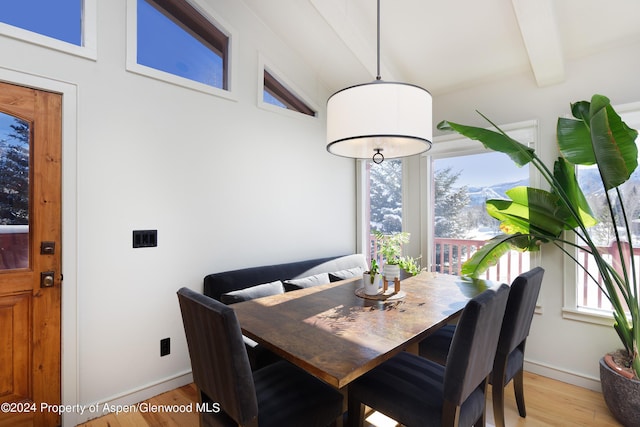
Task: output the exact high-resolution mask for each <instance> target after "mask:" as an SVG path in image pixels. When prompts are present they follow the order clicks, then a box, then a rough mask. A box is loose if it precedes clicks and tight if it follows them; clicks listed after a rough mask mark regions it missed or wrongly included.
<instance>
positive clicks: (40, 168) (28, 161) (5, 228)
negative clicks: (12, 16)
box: [0, 82, 62, 427]
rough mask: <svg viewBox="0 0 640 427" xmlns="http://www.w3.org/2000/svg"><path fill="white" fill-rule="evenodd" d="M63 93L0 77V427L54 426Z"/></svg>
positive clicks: (57, 393)
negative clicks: (26, 85) (33, 87)
mask: <svg viewBox="0 0 640 427" xmlns="http://www.w3.org/2000/svg"><path fill="white" fill-rule="evenodd" d="M61 104H62V96H61V95H59V94H54V93H49V92H43V91H39V90H34V89H29V88H25V87H20V86H14V85H10V84H6V83H1V82H0V426H1V427H4V426H46V427H49V426H58V425H60V415H59V409H58V407H57V406H54V405H59V404H60V296H61V291H60V286H61V282H62V274H61V271H60V268H61V256H60V255H61V249H62V248H61V247H60V245H61V243H60V239H61V160H62V159H61V152H62V132H61V126H62V116H61Z"/></svg>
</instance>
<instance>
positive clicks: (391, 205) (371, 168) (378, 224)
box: [360, 160, 403, 259]
mask: <svg viewBox="0 0 640 427" xmlns="http://www.w3.org/2000/svg"><path fill="white" fill-rule="evenodd" d="M360 166H361V168H362V172H363V173H362V176H363V179H362V182H363V188H362V194H363V202H362V205H363V214H364V218H363V234H364V241H365V242H366V243H365V249H366V253H365V256H366V257H367V259H371V258H372V257H375V256H376V253H375V251H376V248H375V239H374V238H373V236H372V234H373V232H374V231H380V232H382V233H385V234H391V233H397V232H400V231H403V228H402V222H403V221H402V173H403V170H402V169H403V164H402V160H385V161H384V162H382V163H380V164H375V163H373V162H372V161H371V160H362V161H361V163H360Z"/></svg>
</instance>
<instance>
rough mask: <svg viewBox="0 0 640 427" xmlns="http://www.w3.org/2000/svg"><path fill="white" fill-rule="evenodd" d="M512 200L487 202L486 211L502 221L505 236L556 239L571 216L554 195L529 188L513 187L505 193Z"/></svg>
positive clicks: (501, 225) (501, 227) (501, 226)
mask: <svg viewBox="0 0 640 427" xmlns="http://www.w3.org/2000/svg"><path fill="white" fill-rule="evenodd" d="M506 194H507V196H508V197H509V198H511V200H494V199H492V200H487V202H486V203H487V212H488V213H489V215H491V216H492V217H494V218H496V219H498V220H500V221H501V224H500V229H501V230H502V231H503V232H505V233H507V234H515V233H523V234H535V235H538V236H541V237H542V236H544V237H545V238H548V239H554V238H558V237H559V236H560V234H562V232H563V231H564V230H565V229H571V228H572V227H570V228H569V227H567V225H566V224H567V218H568V217H570V213H569V212H568V211H567V210H566V209H564V208H563V207H562V205H561V204H559V198H558V196H557V195H555V194H552V193H550V192H548V191H545V190H540V189H537V188H531V187H514V188H512V189H510V190H508V191H507V192H506Z"/></svg>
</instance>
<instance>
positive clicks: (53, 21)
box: [0, 0, 84, 46]
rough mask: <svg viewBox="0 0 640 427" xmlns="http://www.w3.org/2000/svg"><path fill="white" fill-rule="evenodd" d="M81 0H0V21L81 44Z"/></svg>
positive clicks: (67, 41)
mask: <svg viewBox="0 0 640 427" xmlns="http://www.w3.org/2000/svg"><path fill="white" fill-rule="evenodd" d="M83 3H84V2H83V0H55V1H52V0H19V1H15V0H14V1H10V0H6V1H0V22H4V23H5V24H9V25H12V26H14V27H18V28H22V29H23V30H27V31H31V32H34V33H37V34H41V35H43V36H46V37H51V38H53V39H57V40H61V41H63V42H66V43H71V44H74V45H76V46H82V45H83V40H82V18H83V17H82V11H83Z"/></svg>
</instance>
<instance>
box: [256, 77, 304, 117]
mask: <svg viewBox="0 0 640 427" xmlns="http://www.w3.org/2000/svg"><path fill="white" fill-rule="evenodd" d="M263 101H264V102H266V103H267V104H271V105H275V106H277V107H280V108H286V109H287V110H292V111H297V112H299V113H302V114H306V115H308V116H315V115H316V112H315V111H313V109H312V108H311V107H309V106H308V105H307V104H306V103H305V102H304V101H302V100H301V99H300V98H299V97H298V96H296V95H295V94H294V93H293V92H292V91H290V90H289V89H287V88H286V87H285V86H284V85H283V84H282V83H280V82H279V81H278V79H276V78H275V77H274V76H273V74H271V73H270V72H269V71H267V70H264V90H263Z"/></svg>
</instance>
